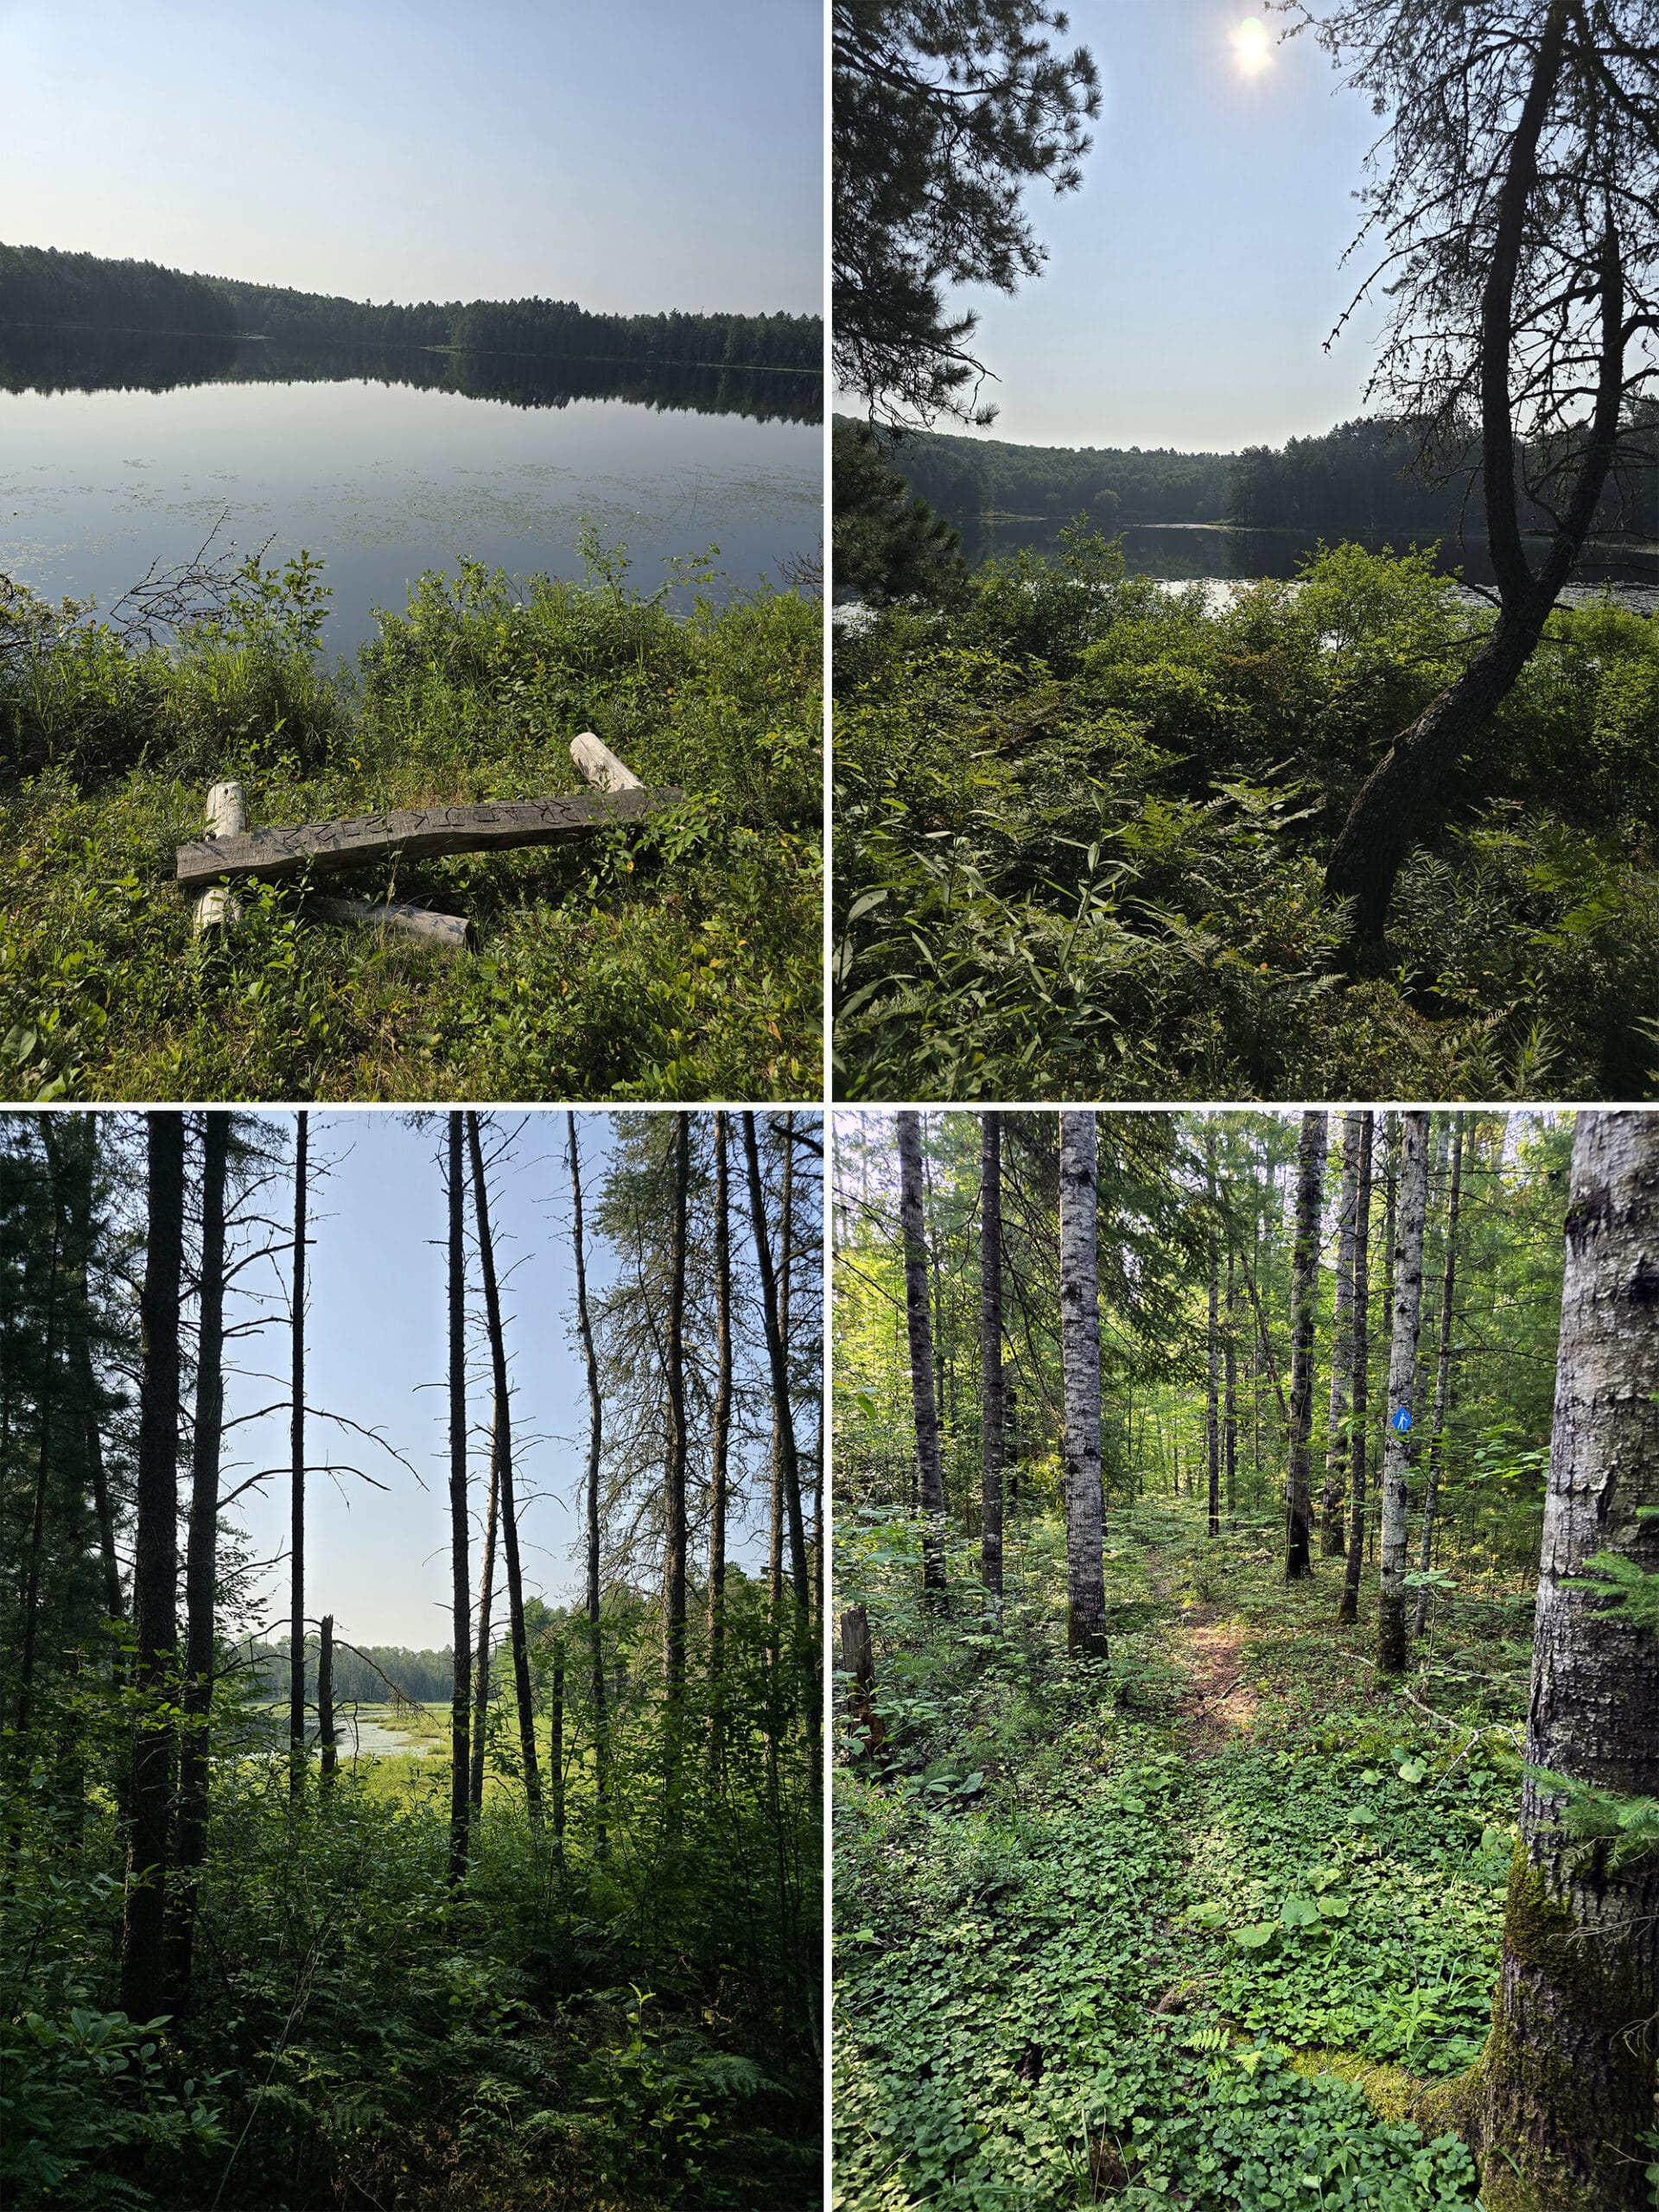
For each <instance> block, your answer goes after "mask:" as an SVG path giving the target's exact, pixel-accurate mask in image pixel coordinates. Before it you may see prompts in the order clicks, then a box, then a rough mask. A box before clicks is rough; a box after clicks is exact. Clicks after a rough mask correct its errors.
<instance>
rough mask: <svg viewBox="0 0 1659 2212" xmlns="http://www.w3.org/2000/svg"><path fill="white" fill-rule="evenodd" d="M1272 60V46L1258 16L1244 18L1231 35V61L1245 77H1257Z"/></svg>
mask: <svg viewBox="0 0 1659 2212" xmlns="http://www.w3.org/2000/svg"><path fill="white" fill-rule="evenodd" d="M1272 58H1273V45H1272V40H1271V37H1270V35H1269V33H1268V27H1267V25H1266V23H1264V22H1262V18H1261V16H1245V18H1244V20H1243V22H1242V23H1240V25H1239V26H1238V29H1236V31H1235V32H1234V33H1233V59H1234V60H1236V62H1237V64H1238V66H1239V67H1240V69H1241V70H1242V71H1243V73H1244V75H1245V76H1247V77H1255V76H1259V75H1260V74H1261V73H1262V70H1264V69H1265V68H1266V67H1267V66H1268V62H1269V61H1270V60H1271V59H1272Z"/></svg>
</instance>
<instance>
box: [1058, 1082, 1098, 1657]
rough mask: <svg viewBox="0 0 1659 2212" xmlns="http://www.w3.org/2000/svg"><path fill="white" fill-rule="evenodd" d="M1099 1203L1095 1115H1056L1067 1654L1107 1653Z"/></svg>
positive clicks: (1096, 1655)
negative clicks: (1058, 1116) (1063, 1403)
mask: <svg viewBox="0 0 1659 2212" xmlns="http://www.w3.org/2000/svg"><path fill="white" fill-rule="evenodd" d="M1098 1202H1099V1194H1098V1185H1097V1171H1096V1129H1095V1117H1094V1116H1093V1115H1092V1114H1091V1113H1087V1112H1084V1113H1076V1114H1071V1113H1063V1114H1062V1115H1061V1116H1060V1354H1061V1367H1062V1371H1063V1375H1064V1380H1065V1441H1064V1451H1063V1460H1064V1466H1065V1595H1066V1605H1065V1626H1066V1643H1067V1646H1068V1648H1069V1649H1071V1650H1073V1651H1081V1652H1085V1653H1088V1654H1089V1655H1090V1656H1093V1657H1096V1658H1100V1659H1103V1658H1104V1657H1105V1656H1106V1651H1107V1643H1106V1586H1105V1582H1104V1580H1103V1564H1102V1559H1101V1552H1102V1548H1103V1543H1104V1541H1105V1530H1104V1527H1103V1515H1102V1503H1101V1493H1100V1281H1099V1275H1098V1273H1097V1262H1096V1234H1097V1229H1096V1209H1097V1206H1098Z"/></svg>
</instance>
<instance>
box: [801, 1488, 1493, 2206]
mask: <svg viewBox="0 0 1659 2212" xmlns="http://www.w3.org/2000/svg"><path fill="white" fill-rule="evenodd" d="M1279 1541H1280V1538H1279V1525H1278V1522H1277V1518H1276V1516H1274V1517H1273V1518H1272V1519H1270V1520H1269V1519H1263V1520H1259V1521H1253V1522H1252V1521H1241V1522H1240V1523H1239V1524H1237V1525H1236V1526H1234V1527H1232V1528H1231V1529H1224V1533H1223V1535H1221V1536H1220V1538H1219V1539H1217V1540H1216V1541H1210V1540H1208V1539H1207V1538H1206V1537H1205V1524H1204V1522H1203V1519H1202V1517H1201V1516H1199V1515H1198V1514H1197V1513H1196V1512H1194V1511H1192V1510H1190V1509H1189V1508H1187V1507H1186V1506H1185V1505H1183V1506H1180V1507H1176V1508H1174V1509H1173V1510H1172V1509H1171V1508H1170V1507H1169V1506H1168V1505H1167V1503H1165V1504H1161V1505H1145V1504H1143V1505H1141V1506H1140V1507H1138V1508H1136V1509H1135V1510H1132V1511H1129V1512H1119V1513H1116V1514H1114V1515H1113V1516H1112V1518H1111V1523H1110V1526H1109V1534H1108V1552H1107V1560H1106V1573H1107V1605H1108V1622H1109V1630H1110V1634H1111V1656H1110V1657H1109V1661H1108V1662H1106V1664H1105V1665H1104V1666H1102V1665H1101V1664H1100V1663H1099V1662H1081V1661H1075V1660H1073V1659H1071V1658H1070V1657H1069V1656H1067V1655H1066V1652H1065V1624H1064V1559H1063V1542H1064V1539H1063V1532H1062V1531H1061V1530H1060V1529H1059V1528H1058V1525H1057V1524H1056V1523H1055V1522H1053V1521H1052V1520H1049V1519H1034V1518H1026V1519H1020V1520H1019V1521H1017V1522H1014V1524H1013V1525H1012V1526H1011V1529H1010V1534H1009V1541H1008V1545H1007V1603H1006V1605H1005V1607H1004V1611H1003V1613H1002V1617H1001V1620H1000V1622H999V1621H997V1620H995V1619H994V1618H991V1617H990V1616H988V1614H987V1612H986V1610H985V1605H984V1599H983V1593H982V1592H981V1591H980V1590H979V1589H978V1587H977V1586H976V1582H975V1580H974V1579H973V1577H974V1573H975V1570H976V1564H977V1561H976V1556H975V1554H976V1550H977V1547H976V1545H975V1546H972V1547H969V1546H966V1545H964V1546H963V1548H962V1550H961V1552H960V1554H959V1555H957V1556H955V1557H953V1559H952V1562H951V1565H952V1588H951V1596H950V1610H949V1611H948V1613H947V1615H946V1616H945V1617H944V1618H943V1619H941V1618H937V1617H927V1616H925V1615H923V1614H922V1612H921V1611H920V1610H919V1605H918V1594H917V1585H918V1582H919V1575H918V1573H917V1572H916V1567H917V1565H918V1562H916V1560H914V1556H913V1551H912V1534H911V1531H910V1529H909V1528H908V1526H907V1525H906V1524H905V1523H903V1522H899V1521H895V1520H893V1519H891V1518H890V1517H887V1516H876V1515H873V1516H868V1518H867V1519H865V1520H863V1521H860V1520H859V1519H858V1518H857V1516H852V1518H851V1524H850V1533H849V1535H847V1536H846V1538H845V1540H844V1542H843V1548H842V1560H841V1589H840V1598H839V1602H840V1603H841V1604H842V1605H846V1604H849V1603H854V1604H858V1603H862V1604H864V1605H867V1606H868V1609H869V1612H870V1618H871V1624H872V1629H873V1630H874V1637H875V1660H876V1672H877V1681H878V1694H877V1700H876V1702H877V1709H878V1712H880V1713H881V1714H882V1715H883V1717H884V1718H885V1719H886V1723H887V1730H888V1737H887V1744H886V1745H885V1746H884V1748H883V1749H882V1751H880V1753H879V1754H878V1755H877V1756H876V1757H875V1758H861V1757H859V1756H857V1754H856V1746H855V1741H854V1738H852V1736H851V1734H850V1732H846V1733H844V1736H843V1743H842V1759H841V1764H840V1767H839V1771H838V1777H837V1820H836V1896H837V1903H836V2025H837V2037H836V2056H837V2083H836V2170H835V2179H836V2192H835V2198H834V2202H836V2204H837V2205H838V2206H840V2207H842V2208H844V2209H845V2212H854V2208H856V2209H857V2212H897V2208H899V2207H901V2206H910V2205H913V2204H918V2203H923V2202H925V2203H927V2204H928V2205H930V2206H937V2207H950V2208H953V2209H954V2208H960V2212H979V2208H986V2212H989V2208H991V2207H1002V2206H1010V2205H1014V2204H1021V2205H1029V2206H1032V2207H1039V2208H1047V2207H1054V2208H1058V2207H1062V2206H1071V2205H1079V2204H1090V2203H1107V2204H1112V2205H1121V2206H1125V2207H1127V2206H1129V2205H1150V2204H1181V2205H1186V2206H1190V2207H1192V2208H1195V2212H1234V2208H1242V2209H1243V2212H1254V2208H1256V2207H1262V2208H1268V2207H1273V2208H1278V2207H1284V2206H1290V2205H1299V2206H1313V2207H1325V2206H1331V2207H1335V2206H1345V2205H1366V2206H1370V2207H1378V2208H1382V2212H1416V2208H1419V2207H1423V2208H1427V2207H1435V2208H1441V2212H1456V2209H1457V2208H1462V2212H1472V2208H1473V2207H1474V2205H1475V2202H1476V2196H1475V2192H1476V2189H1477V2186H1478V2182H1477V2177H1476V2173H1475V2170H1474V2167H1473V2164H1472V2163H1471V2160H1470V2158H1469V2157H1468V2154H1467V2152H1465V2149H1464V2147H1463V2145H1461V2144H1460V2143H1458V2142H1456V2141H1455V2140H1453V2139H1451V2138H1443V2139H1440V2140H1439V2141H1438V2142H1435V2143H1433V2144H1426V2143H1425V2142H1424V2141H1423V2139H1422V2137H1421V2134H1420V2133H1419V2132H1418V2130H1417V2129H1416V2128H1415V2126H1413V2125H1412V2124H1411V2122H1410V2121H1409V2120H1408V2117H1407V2113H1408V2107H1409V2106H1410V2104H1411V2101H1412V2100H1413V2098H1414V2094H1416V2091H1417V2089H1418V2088H1419V2087H1420V2086H1421V2084H1423V2083H1426V2082H1430V2081H1433V2080H1435V2079H1438V2078H1442V2077H1444V2076H1445V2075H1449V2074H1452V2073H1454V2072H1456V2071H1458V2070H1459V2069H1461V2068H1463V2067H1464V2066H1466V2065H1467V2064H1468V2063H1470V2061H1471V2059H1472V2058H1473V2057H1474V2056H1476V2054H1477V2053H1478V2050H1479V2049H1480V2045H1481V2043H1482V2040H1483V2038H1484V2032H1485V2027H1486V2024H1487V2020H1488V2017H1489V2014H1490V2010H1491V1993H1492V1989H1493V1986H1494V1985H1495V1980H1496V1972H1497V1944H1498V1937H1499V1933H1500V1929H1501V1923H1502V1913H1503V1885H1504V1882H1505V1879H1506V1877H1507V1872H1508V1865H1509V1858H1510V1847H1511V1844H1512V1841H1513V1837H1514V1833H1515V1830H1514V1820H1515V1815H1516V1809H1517V1804H1518V1796H1519V1776H1520V1758H1519V1752H1518V1745H1519V1740H1520V1738H1519V1733H1518V1727H1517V1724H1518V1722H1519V1720H1520V1719H1521V1717H1522V1713H1523V1709H1524V1693H1525V1681H1526V1674H1525V1664H1526V1649H1525V1643H1524V1639H1525V1638H1526V1637H1527V1635H1528V1633H1529V1628H1530V1619H1531V1605H1532V1596H1533V1587H1532V1584H1531V1580H1530V1579H1529V1578H1522V1577H1519V1576H1517V1575H1516V1574H1514V1573H1508V1572H1505V1571H1503V1569H1502V1568H1501V1567H1497V1566H1495V1565H1494V1564H1493V1563H1492V1562H1491V1561H1490V1560H1486V1559H1485V1558H1484V1556H1483V1557H1482V1558H1481V1559H1480V1560H1478V1561H1474V1560H1465V1561H1463V1562H1460V1563H1459V1564H1458V1565H1457V1566H1455V1567H1454V1570H1453V1580H1454V1582H1455V1583H1456V1585H1457V1588H1456V1591H1455V1593H1454V1594H1453V1595H1452V1596H1450V1597H1449V1598H1448V1597H1446V1596H1443V1595H1440V1596H1437V1598H1436V1600H1435V1604H1436V1606H1437V1607H1438V1609H1439V1611H1438V1615H1437V1617H1435V1618H1432V1620H1431V1632H1430V1635H1429V1636H1428V1637H1426V1638H1425V1639H1424V1640H1423V1642H1422V1643H1420V1644H1418V1645H1416V1646H1414V1651H1413V1671H1412V1673H1411V1674H1410V1675H1408V1677H1407V1678H1406V1681H1405V1682H1404V1684H1403V1685H1401V1686H1399V1687H1395V1686H1391V1685H1388V1684H1385V1683H1384V1682H1383V1681H1380V1680H1379V1678H1378V1677H1377V1675H1376V1670H1375V1668H1374V1666H1373V1665H1372V1664H1371V1662H1370V1646H1371V1643H1372V1640H1373V1639H1374V1637H1375V1633H1376V1622H1375V1599H1374V1597H1373V1596H1372V1594H1371V1593H1372V1592H1374V1589H1375V1580H1376V1577H1375V1571H1374V1569H1373V1568H1372V1567H1370V1566H1368V1568H1367V1574H1366V1580H1365V1584H1364V1586H1363V1587H1364V1602H1363V1603H1362V1606H1361V1618H1360V1621H1359V1624H1358V1626H1357V1628H1354V1629H1338V1627H1337V1626H1336V1625H1335V1623H1334V1614H1335V1611H1336V1603H1337V1598H1338V1590H1339V1587H1340V1576H1341V1571H1342V1566H1341V1561H1340V1560H1330V1559H1321V1560H1316V1562H1315V1572H1314V1573H1313V1575H1312V1576H1311V1577H1310V1578H1309V1579H1308V1580H1306V1581H1305V1582H1301V1583H1298V1584H1293V1585H1287V1584H1286V1582H1285V1580H1284V1576H1283V1567H1282V1560H1281V1556H1280V1554H1279ZM1413 1700H1417V1701H1416V1702H1414V1701H1413Z"/></svg>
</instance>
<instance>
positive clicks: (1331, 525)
mask: <svg viewBox="0 0 1659 2212" xmlns="http://www.w3.org/2000/svg"><path fill="white" fill-rule="evenodd" d="M836 422H837V423H838V424H841V425H843V426H844V425H845V423H846V418H845V417H842V416H837V417H836ZM882 445H883V450H884V452H885V453H886V455H887V460H888V461H889V462H890V464H891V466H892V467H893V468H895V469H897V470H898V472H899V474H900V475H901V476H903V477H904V479H905V480H906V482H907V483H908V485H909V486H910V488H911V491H912V493H914V494H915V495H916V496H917V497H918V499H925V500H926V501H927V503H928V505H930V506H931V508H932V509H933V510H934V512H935V513H937V514H939V515H942V516H944V518H945V520H946V521H947V522H949V523H950V524H951V525H952V527H953V528H955V529H956V530H957V531H961V532H962V533H963V536H964V537H969V538H971V537H973V536H974V535H975V534H976V529H975V526H976V524H978V523H980V522H981V521H982V520H983V519H985V518H988V517H992V516H1006V517H1018V518H1024V519H1027V520H1036V519H1043V520H1051V521H1058V520H1065V519H1069V518H1071V517H1073V516H1076V515H1079V514H1086V515H1088V516H1089V517H1090V519H1091V520H1092V521H1094V522H1095V523H1096V524H1097V525H1098V526H1099V527H1100V528H1101V529H1103V530H1104V531H1107V532H1108V533H1110V532H1111V531H1114V530H1116V529H1118V528H1120V527H1122V526H1123V525H1126V524H1146V523H1164V524H1171V523H1214V524H1233V525H1234V526H1236V527H1238V528H1243V529H1250V530H1275V529H1286V530H1302V531H1314V530H1317V531H1329V532H1349V533H1358V534H1362V535H1364V536H1367V537H1377V536H1382V535H1384V534H1386V533H1388V532H1389V531H1413V532H1425V533H1433V534H1435V535H1445V534H1448V533H1455V532H1456V531H1458V530H1459V526H1461V527H1463V528H1465V529H1467V530H1471V531H1475V530H1478V529H1479V528H1481V527H1482V526H1483V524H1484V509H1483V506H1482V504H1481V499H1480V493H1479V487H1478V486H1476V488H1475V490H1474V491H1473V492H1472V493H1470V494H1469V495H1468V497H1467V499H1466V501H1465V492H1464V487H1463V484H1462V482H1461V480H1459V481H1454V482H1452V483H1449V484H1445V485H1433V484H1427V483H1425V482H1423V481H1421V480H1420V479H1417V478H1414V477H1411V476H1408V475H1406V474H1403V471H1404V468H1405V466H1406V463H1407V461H1408V460H1409V458H1410V456H1411V452H1412V447H1411V443H1410V442H1409V440H1408V438H1406V437H1405V436H1403V435H1400V434H1398V433H1397V432H1396V431H1395V428H1394V426H1393V425H1391V424H1390V423H1388V422H1386V421H1384V420H1383V419H1381V418H1380V417H1360V418H1357V419H1356V420H1355V421H1353V422H1350V423H1338V424H1337V425H1336V426H1335V428H1334V429H1330V430H1327V431H1325V433H1324V434H1323V435H1317V436H1311V437H1305V438H1290V439H1288V440H1287V442H1285V444H1284V445H1283V446H1281V447H1274V446H1268V445H1257V446H1246V447H1245V448H1243V451H1242V452H1239V453H1182V452H1179V451H1177V450H1175V449H1174V448H1169V447H1156V448H1146V449H1144V450H1143V449H1142V448H1141V447H1139V446H1131V447H1129V448H1128V449H1127V450H1125V449H1123V448H1116V447H1089V446H1084V447H1068V446H1029V445H1014V444H1009V443H1007V442H1003V441H1001V440H998V439H991V438H979V437H964V436H952V435H948V434H945V433H944V432H936V431H924V430H906V432H905V433H904V434H903V435H901V436H898V437H894V436H893V435H892V434H891V433H883V434H882ZM1656 507H1659V492H1656V486H1655V481H1654V476H1653V473H1652V472H1651V471H1649V473H1648V474H1647V478H1646V481H1645V483H1643V484H1630V485H1623V486H1621V485H1618V484H1616V483H1615V484H1610V485H1609V486H1608V490H1607V493H1606V494H1605V497H1604V499H1603V500H1602V502H1601V506H1600V508H1599V511H1598V513H1597V518H1596V529H1597V531H1598V533H1599V534H1618V533H1622V532H1630V533H1632V534H1634V535H1636V536H1637V537H1649V538H1651V537H1655V536H1659V513H1656ZM1522 510H1523V512H1522V525H1523V527H1526V528H1529V529H1530V528H1537V529H1545V528H1548V526H1549V525H1548V518H1547V517H1546V516H1545V515H1544V514H1543V512H1542V511H1541V510H1534V509H1532V507H1531V503H1530V502H1528V501H1526V500H1524V499H1523V501H1522Z"/></svg>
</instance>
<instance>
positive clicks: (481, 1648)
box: [467, 1402, 501, 1820]
mask: <svg viewBox="0 0 1659 2212" xmlns="http://www.w3.org/2000/svg"><path fill="white" fill-rule="evenodd" d="M499 1418H500V1414H499V1402H493V1404H492V1408H491V1414H490V1501H489V1503H488V1505H487V1506H486V1508H485V1512H484V1564H483V1566H482V1567H481V1568H480V1571H479V1579H478V1648H477V1649H476V1650H475V1651H474V1655H473V1745H472V1760H471V1764H470V1766H469V1769H468V1772H467V1802H468V1804H469V1805H470V1806H471V1807H472V1809H473V1817H474V1820H476V1819H477V1817H478V1815H479V1814H480V1813H481V1812H482V1811H483V1809H484V1747H485V1745H486V1741H487V1740H488V1737H489V1722H490V1690H491V1667H490V1630H491V1628H492V1626H493V1623H494V1617H495V1542H496V1533H497V1529H498V1528H499V1522H500V1514H501V1462H500V1459H499V1457H498V1456H497V1442H496V1422H497V1421H498V1420H499Z"/></svg>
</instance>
